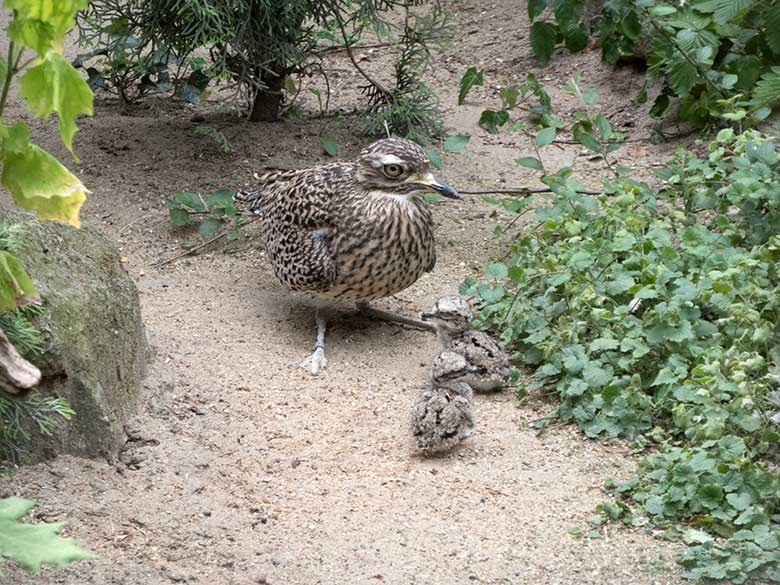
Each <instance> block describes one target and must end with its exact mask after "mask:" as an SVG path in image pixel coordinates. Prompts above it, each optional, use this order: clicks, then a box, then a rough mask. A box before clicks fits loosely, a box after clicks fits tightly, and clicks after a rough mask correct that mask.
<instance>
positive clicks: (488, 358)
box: [453, 329, 509, 368]
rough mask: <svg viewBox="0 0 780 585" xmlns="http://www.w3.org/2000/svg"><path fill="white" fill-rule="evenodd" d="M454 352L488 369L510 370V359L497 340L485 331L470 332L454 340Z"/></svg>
mask: <svg viewBox="0 0 780 585" xmlns="http://www.w3.org/2000/svg"><path fill="white" fill-rule="evenodd" d="M453 350H454V351H456V352H458V353H461V354H462V355H464V356H465V357H466V359H467V360H468V362H469V363H471V364H474V365H478V366H483V367H486V368H508V367H509V359H508V358H507V355H506V353H505V352H504V350H502V349H501V347H500V346H499V345H498V343H497V342H496V340H495V339H493V338H492V337H491V336H490V335H488V334H487V333H485V332H484V331H477V330H473V329H472V330H469V331H465V332H464V333H463V334H462V335H460V336H459V337H457V338H456V339H455V340H453Z"/></svg>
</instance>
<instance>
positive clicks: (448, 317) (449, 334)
mask: <svg viewBox="0 0 780 585" xmlns="http://www.w3.org/2000/svg"><path fill="white" fill-rule="evenodd" d="M473 318H474V314H473V313H472V312H471V307H469V304H468V303H467V302H466V301H465V300H464V299H463V298H461V297H459V296H449V297H444V298H442V299H439V300H438V301H437V302H436V304H435V305H433V307H431V308H430V309H428V310H427V311H424V312H423V313H422V320H423V321H430V322H431V323H433V325H434V327H435V328H436V332H437V335H438V337H439V341H440V342H441V345H442V348H443V349H445V350H448V351H454V352H456V353H459V354H461V355H462V356H464V357H465V358H466V361H467V362H468V363H469V364H470V365H474V366H479V367H481V368H482V369H483V370H484V373H483V374H482V375H480V376H477V377H474V378H473V380H472V381H471V382H470V384H471V387H472V388H473V389H474V390H475V391H477V392H492V391H495V390H500V389H501V388H503V387H504V384H505V383H506V381H507V379H508V377H509V358H508V357H507V355H506V353H504V351H503V350H502V349H501V348H500V347H499V345H498V343H497V342H496V340H495V339H493V338H492V337H491V336H490V335H488V334H487V333H485V332H484V331H477V330H476V329H472V328H471V320H472V319H473Z"/></svg>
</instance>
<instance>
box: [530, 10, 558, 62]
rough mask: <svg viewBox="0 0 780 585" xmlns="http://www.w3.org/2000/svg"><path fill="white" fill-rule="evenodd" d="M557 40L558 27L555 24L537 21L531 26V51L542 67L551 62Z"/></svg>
mask: <svg viewBox="0 0 780 585" xmlns="http://www.w3.org/2000/svg"><path fill="white" fill-rule="evenodd" d="M557 39H558V27H557V26H555V25H554V24H551V23H549V22H543V21H540V20H537V21H536V22H534V23H533V25H532V26H531V50H532V51H533V53H534V55H535V56H536V58H537V59H538V60H539V64H540V65H541V66H542V67H546V66H547V64H548V63H549V62H550V57H552V54H553V51H554V50H555V42H556V40H557Z"/></svg>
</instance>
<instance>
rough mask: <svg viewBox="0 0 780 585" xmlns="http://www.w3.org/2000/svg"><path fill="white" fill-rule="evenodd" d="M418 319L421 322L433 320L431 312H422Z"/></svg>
mask: <svg viewBox="0 0 780 585" xmlns="http://www.w3.org/2000/svg"><path fill="white" fill-rule="evenodd" d="M420 319H422V320H423V321H430V320H431V319H433V311H423V312H422V313H420Z"/></svg>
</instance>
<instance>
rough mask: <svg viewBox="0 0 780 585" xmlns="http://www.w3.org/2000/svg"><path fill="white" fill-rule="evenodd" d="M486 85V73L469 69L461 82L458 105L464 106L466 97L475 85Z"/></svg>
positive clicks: (472, 68)
mask: <svg viewBox="0 0 780 585" xmlns="http://www.w3.org/2000/svg"><path fill="white" fill-rule="evenodd" d="M484 84H485V72H484V71H483V70H482V69H477V68H476V67H469V68H468V69H466V73H464V74H463V77H462V78H461V80H460V92H459V93H458V105H459V106H460V105H462V104H463V102H464V101H465V100H466V96H467V95H468V93H469V92H470V91H471V88H472V87H474V86H475V85H484Z"/></svg>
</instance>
